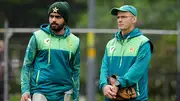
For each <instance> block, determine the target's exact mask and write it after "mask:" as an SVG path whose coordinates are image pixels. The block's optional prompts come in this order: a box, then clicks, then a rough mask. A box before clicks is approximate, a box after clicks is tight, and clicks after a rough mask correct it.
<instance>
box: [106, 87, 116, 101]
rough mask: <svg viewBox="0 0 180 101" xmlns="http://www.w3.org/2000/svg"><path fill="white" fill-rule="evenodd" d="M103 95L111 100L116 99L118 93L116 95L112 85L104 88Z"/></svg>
mask: <svg viewBox="0 0 180 101" xmlns="http://www.w3.org/2000/svg"><path fill="white" fill-rule="evenodd" d="M103 93H104V96H106V97H107V98H110V99H115V98H116V94H117V93H115V92H114V91H113V86H112V85H106V86H105V87H104V88H103Z"/></svg>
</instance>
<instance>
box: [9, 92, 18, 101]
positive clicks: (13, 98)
mask: <svg viewBox="0 0 180 101" xmlns="http://www.w3.org/2000/svg"><path fill="white" fill-rule="evenodd" d="M20 100H21V94H20V93H17V94H13V95H10V100H9V101H20Z"/></svg>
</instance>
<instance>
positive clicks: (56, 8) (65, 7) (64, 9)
mask: <svg viewBox="0 0 180 101" xmlns="http://www.w3.org/2000/svg"><path fill="white" fill-rule="evenodd" d="M69 10H70V6H69V4H68V3H67V2H55V3H53V4H52V5H51V6H50V7H49V9H48V15H49V14H50V13H58V14H60V15H61V16H62V17H63V18H64V20H65V22H67V21H68V17H69Z"/></svg>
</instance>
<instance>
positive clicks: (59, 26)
mask: <svg viewBox="0 0 180 101" xmlns="http://www.w3.org/2000/svg"><path fill="white" fill-rule="evenodd" d="M53 25H56V26H53ZM64 26H65V23H62V24H57V23H51V25H50V27H51V29H52V30H53V31H54V32H59V31H61V30H62V29H63V28H64Z"/></svg>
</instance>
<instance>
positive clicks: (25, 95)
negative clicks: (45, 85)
mask: <svg viewBox="0 0 180 101" xmlns="http://www.w3.org/2000/svg"><path fill="white" fill-rule="evenodd" d="M28 98H31V96H30V94H29V93H25V94H23V95H22V96H21V101H28Z"/></svg>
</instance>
